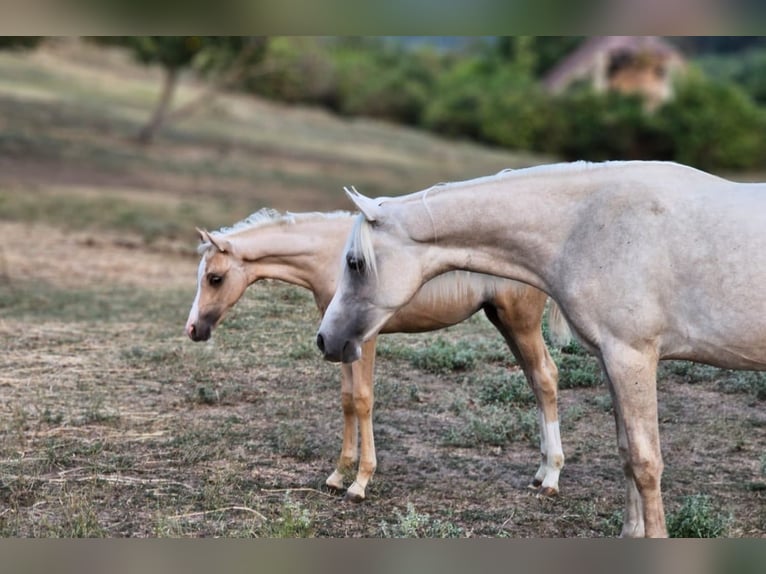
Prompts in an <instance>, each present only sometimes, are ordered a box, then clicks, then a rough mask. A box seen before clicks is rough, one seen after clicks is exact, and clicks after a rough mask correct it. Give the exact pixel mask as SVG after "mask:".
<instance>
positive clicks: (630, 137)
mask: <svg viewBox="0 0 766 574" xmlns="http://www.w3.org/2000/svg"><path fill="white" fill-rule="evenodd" d="M556 102H557V105H558V107H559V113H561V114H562V115H563V119H562V121H563V124H564V125H563V128H562V129H563V134H562V135H561V136H560V142H561V143H560V145H559V147H558V149H556V150H555V151H557V152H558V153H559V154H561V155H562V156H564V157H565V158H567V159H570V160H580V159H584V160H590V161H604V160H613V159H670V158H671V156H672V148H671V147H670V146H669V145H668V143H667V140H666V138H665V134H663V133H662V131H661V130H660V129H659V127H658V126H657V125H656V123H655V122H654V120H653V118H652V116H650V115H649V114H647V112H646V111H645V110H644V103H643V101H642V99H641V98H640V97H639V96H636V95H623V94H619V93H616V92H606V93H596V92H593V91H592V90H590V89H578V90H574V91H572V92H571V93H567V94H565V95H562V96H560V97H559V98H557V100H556Z"/></svg>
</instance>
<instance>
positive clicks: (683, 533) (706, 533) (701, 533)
mask: <svg viewBox="0 0 766 574" xmlns="http://www.w3.org/2000/svg"><path fill="white" fill-rule="evenodd" d="M730 522H731V518H730V517H728V516H724V515H722V514H720V513H718V512H716V511H715V509H714V508H713V505H712V504H711V502H710V497H709V496H706V495H704V494H693V495H691V496H687V497H685V498H684V501H683V504H682V505H681V508H679V509H678V510H677V511H676V512H673V513H671V514H670V515H669V516H668V519H667V526H668V535H669V536H670V537H671V538H718V537H720V536H725V535H726V531H727V530H728V528H729V523H730Z"/></svg>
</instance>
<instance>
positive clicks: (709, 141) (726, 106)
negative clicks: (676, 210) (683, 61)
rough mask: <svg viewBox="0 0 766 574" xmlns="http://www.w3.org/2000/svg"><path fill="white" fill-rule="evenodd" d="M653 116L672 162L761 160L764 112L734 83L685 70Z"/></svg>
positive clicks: (748, 163)
mask: <svg viewBox="0 0 766 574" xmlns="http://www.w3.org/2000/svg"><path fill="white" fill-rule="evenodd" d="M657 121H658V125H659V127H660V130H661V131H662V133H663V134H665V136H666V137H667V140H668V142H669V143H670V144H671V146H672V149H673V159H675V160H676V161H679V162H681V163H685V164H688V165H693V166H696V167H699V168H701V169H713V168H729V169H745V168H752V167H755V166H762V165H763V164H764V154H766V136H764V133H765V131H766V115H765V114H764V111H763V110H761V109H759V108H758V107H757V106H756V105H755V104H754V103H753V101H752V100H751V99H750V98H749V97H748V96H747V94H746V93H745V92H743V91H742V90H741V89H740V88H738V87H736V86H734V85H731V84H723V83H719V82H714V81H709V80H706V79H704V78H702V77H701V76H698V75H694V74H690V75H689V77H688V78H687V79H685V80H684V81H682V82H680V83H679V85H678V88H677V92H676V95H675V97H674V98H673V100H671V101H670V102H669V103H667V104H666V105H665V106H663V107H662V108H661V109H660V110H659V111H658V114H657Z"/></svg>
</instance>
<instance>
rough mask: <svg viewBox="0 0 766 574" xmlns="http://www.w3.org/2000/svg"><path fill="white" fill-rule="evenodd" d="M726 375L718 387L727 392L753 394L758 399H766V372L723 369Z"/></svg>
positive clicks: (722, 372)
mask: <svg viewBox="0 0 766 574" xmlns="http://www.w3.org/2000/svg"><path fill="white" fill-rule="evenodd" d="M720 373H721V374H723V375H724V376H723V377H722V378H721V380H720V381H718V388H719V389H721V390H722V391H723V392H725V393H742V394H747V395H751V396H752V397H753V398H755V399H756V400H758V401H766V373H764V372H762V371H721V372H720Z"/></svg>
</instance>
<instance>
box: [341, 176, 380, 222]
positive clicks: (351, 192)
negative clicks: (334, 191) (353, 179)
mask: <svg viewBox="0 0 766 574" xmlns="http://www.w3.org/2000/svg"><path fill="white" fill-rule="evenodd" d="M343 190H344V191H345V192H346V195H347V196H348V198H349V199H350V200H351V201H353V202H354V205H356V207H357V208H358V209H359V211H361V212H362V215H364V218H365V219H366V220H367V221H369V222H370V223H373V222H375V221H378V220H379V219H380V205H379V204H378V202H377V201H376V200H374V199H371V198H369V197H367V196H365V195H362V194H361V193H359V192H358V191H357V190H356V188H355V187H354V186H353V185H352V186H351V189H349V188H347V187H344V188H343Z"/></svg>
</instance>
